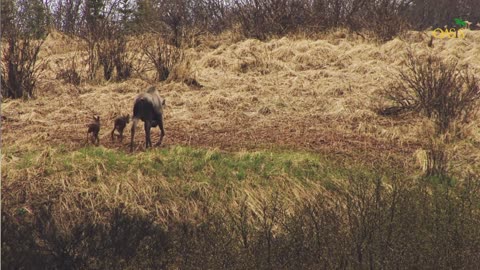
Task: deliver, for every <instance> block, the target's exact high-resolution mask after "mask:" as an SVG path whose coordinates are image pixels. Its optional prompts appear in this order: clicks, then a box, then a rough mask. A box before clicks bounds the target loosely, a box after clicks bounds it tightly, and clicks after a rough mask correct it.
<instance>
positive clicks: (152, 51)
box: [142, 39, 184, 81]
mask: <svg viewBox="0 0 480 270" xmlns="http://www.w3.org/2000/svg"><path fill="white" fill-rule="evenodd" d="M142 50H143V53H144V54H145V55H146V56H147V58H148V60H149V61H150V63H151V64H152V65H153V66H154V67H155V72H156V75H155V80H157V81H165V80H166V79H167V78H168V76H169V75H170V72H171V71H172V69H173V67H174V66H175V65H177V64H178V63H181V62H182V61H183V59H184V52H183V50H181V49H179V48H176V47H174V46H171V45H168V44H167V43H165V42H164V41H163V40H160V39H156V40H155V42H154V43H153V44H151V43H149V42H145V43H144V44H143V46H142Z"/></svg>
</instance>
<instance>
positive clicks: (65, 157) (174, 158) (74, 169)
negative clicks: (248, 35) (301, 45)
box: [4, 146, 381, 187]
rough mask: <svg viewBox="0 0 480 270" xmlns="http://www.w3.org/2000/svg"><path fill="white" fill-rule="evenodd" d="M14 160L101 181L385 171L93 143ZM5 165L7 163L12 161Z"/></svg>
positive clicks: (309, 158)
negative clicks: (126, 149)
mask: <svg viewBox="0 0 480 270" xmlns="http://www.w3.org/2000/svg"><path fill="white" fill-rule="evenodd" d="M10 150H11V149H10ZM6 152H7V153H4V155H7V156H8V150H7V151H6ZM46 159H48V162H47V161H46ZM14 164H15V165H14V166H13V167H14V169H16V170H25V169H27V168H32V167H43V168H44V169H45V171H48V175H49V176H51V177H54V176H55V174H58V173H66V174H67V175H69V176H74V175H76V174H82V175H86V177H90V178H92V179H95V181H98V180H101V177H109V176H112V177H115V176H118V175H122V176H125V177H126V178H132V177H135V175H136V174H137V173H138V172H140V173H142V174H143V175H146V176H152V177H158V176H160V177H164V178H166V179H168V180H169V181H174V180H182V181H193V182H200V183H201V182H207V183H209V184H211V185H213V186H216V187H224V186H225V185H226V184H227V183H229V184H230V183H233V184H235V183H244V182H245V181H250V182H254V183H256V185H260V186H263V185H266V186H268V185H271V184H272V183H274V182H275V181H278V180H279V179H289V180H294V181H298V182H299V183H304V184H306V183H312V182H316V183H324V184H326V185H327V186H332V183H333V182H332V179H346V178H348V177H349V176H351V175H352V174H369V175H370V174H371V175H377V174H379V173H381V172H377V171H376V170H375V169H374V168H365V167H358V166H356V165H355V164H350V165H348V166H347V165H345V164H341V163H339V162H337V161H335V160H331V159H329V158H328V157H325V156H322V155H319V154H316V153H310V152H305V151H291V150H290V151H288V150H278V151H275V150H263V151H255V152H223V151H220V150H215V149H204V148H193V147H184V146H175V147H171V148H162V149H151V150H148V151H145V152H139V153H133V154H130V153H128V152H123V151H120V150H112V149H106V148H103V147H93V146H89V147H85V148H81V149H79V150H76V151H70V152H68V151H63V150H62V149H60V148H59V149H55V148H50V149H48V150H45V151H43V152H42V151H37V152H23V153H20V154H16V161H15V162H14ZM5 166H7V167H8V166H9V162H7V164H6V165H5ZM99 176H101V177H100V179H98V177H99ZM125 177H124V178H125Z"/></svg>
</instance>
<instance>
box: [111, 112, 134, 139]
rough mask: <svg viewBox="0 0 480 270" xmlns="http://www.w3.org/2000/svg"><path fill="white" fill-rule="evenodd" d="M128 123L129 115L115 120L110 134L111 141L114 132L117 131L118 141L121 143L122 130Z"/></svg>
mask: <svg viewBox="0 0 480 270" xmlns="http://www.w3.org/2000/svg"><path fill="white" fill-rule="evenodd" d="M128 122H130V115H129V114H127V115H124V116H120V117H117V119H115V124H114V126H113V130H112V133H111V135H112V141H113V136H114V133H115V130H117V131H118V133H119V134H120V141H123V130H124V129H125V127H126V126H127V124H128Z"/></svg>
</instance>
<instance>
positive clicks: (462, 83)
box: [385, 52, 480, 135]
mask: <svg viewBox="0 0 480 270" xmlns="http://www.w3.org/2000/svg"><path fill="white" fill-rule="evenodd" d="M405 60H406V64H405V65H406V70H400V71H399V72H398V75H397V79H396V81H395V82H393V83H392V84H391V85H390V86H389V87H388V88H387V89H386V90H385V94H386V97H387V98H388V99H390V100H392V101H393V102H394V104H395V105H396V106H398V107H399V108H402V109H403V110H404V111H411V110H413V111H417V112H419V113H421V114H423V115H424V116H426V117H428V118H429V119H431V120H432V121H433V122H434V124H435V127H436V134H437V135H439V134H445V133H446V132H448V131H449V129H450V128H451V127H452V123H453V122H465V121H468V119H470V118H471V117H472V116H473V115H474V114H475V112H476V110H477V107H476V106H475V105H476V104H478V102H479V101H480V82H479V79H478V78H477V77H476V76H475V75H474V74H473V72H472V71H471V70H470V69H469V68H468V67H460V66H459V65H458V62H455V61H453V62H445V61H443V60H442V59H440V58H438V57H436V56H433V55H428V56H426V57H422V56H417V55H414V54H413V53H412V52H409V53H408V54H407V56H406V59H405Z"/></svg>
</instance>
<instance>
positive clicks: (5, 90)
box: [1, 34, 44, 98]
mask: <svg viewBox="0 0 480 270" xmlns="http://www.w3.org/2000/svg"><path fill="white" fill-rule="evenodd" d="M43 42H44V40H43V39H41V40H33V39H30V38H29V37H20V36H19V35H17V34H13V35H11V36H9V37H7V44H6V46H3V48H2V75H1V83H2V96H3V97H7V98H30V97H33V96H34V90H35V84H36V82H37V79H38V76H39V71H40V70H41V68H42V67H43V64H44V62H42V63H38V53H39V52H40V48H41V46H42V44H43Z"/></svg>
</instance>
